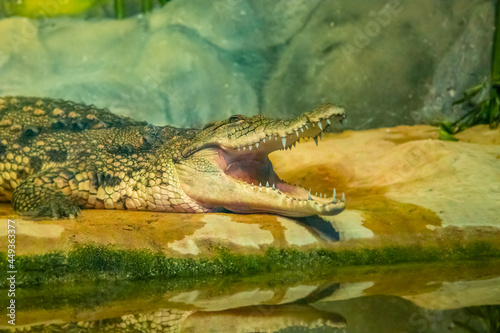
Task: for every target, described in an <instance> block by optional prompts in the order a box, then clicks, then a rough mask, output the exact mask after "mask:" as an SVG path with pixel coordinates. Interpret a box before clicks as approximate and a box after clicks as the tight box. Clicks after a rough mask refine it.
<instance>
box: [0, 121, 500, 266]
mask: <svg viewBox="0 0 500 333" xmlns="http://www.w3.org/2000/svg"><path fill="white" fill-rule="evenodd" d="M437 134H438V133H437V129H436V128H435V127H431V126H411V127H410V126H399V127H394V128H381V129H375V130H367V131H359V132H354V131H346V132H344V133H341V134H326V135H325V136H324V138H323V142H322V143H321V144H320V145H319V146H318V147H315V144H314V142H312V141H306V142H303V143H302V144H299V145H298V146H297V147H296V148H294V149H293V150H292V151H286V152H285V151H279V152H275V153H273V154H272V155H270V158H271V160H272V162H273V164H274V167H275V170H276V172H277V173H278V174H279V175H280V176H281V177H282V178H283V179H285V180H286V181H288V182H291V183H297V184H301V185H302V186H304V187H306V188H310V187H311V188H313V189H317V191H318V192H323V193H328V194H329V193H330V191H331V189H332V188H333V187H335V188H336V189H337V193H339V192H345V194H346V198H347V209H346V210H345V211H344V212H343V213H341V214H339V215H337V216H333V217H326V216H316V217H311V218H303V219H292V218H285V217H280V216H275V215H237V214H224V213H217V214H216V213H214V214H166V213H165V214H164V213H155V212H132V211H105V210H84V211H83V214H82V215H81V216H80V217H78V218H77V219H75V220H58V221H52V220H46V221H33V220H27V219H25V218H22V217H20V216H16V215H15V214H14V213H13V211H12V208H11V207H10V205H9V204H7V203H5V204H1V205H0V217H1V219H0V222H1V223H0V236H1V237H0V246H1V248H2V249H7V236H6V235H7V219H13V220H14V221H16V226H17V228H16V255H17V256H18V259H20V260H21V261H22V258H31V259H30V260H31V261H30V262H32V264H33V260H34V259H33V258H39V259H37V260H38V261H36V260H35V261H36V262H39V263H43V260H42V259H40V258H42V257H43V256H40V255H44V254H47V253H52V254H54V253H56V254H57V255H61V256H65V255H67V254H73V255H75V251H76V250H78V249H80V250H81V249H82V248H87V249H88V246H90V247H92V248H93V250H92V251H90V252H89V253H88V255H89V256H90V255H91V256H92V257H95V255H96V254H95V253H96V252H95V251H97V249H99V248H105V249H106V251H122V252H120V253H122V254H123V253H125V252H123V251H129V250H133V251H137V250H140V251H146V252H144V253H150V254H153V255H158V254H165V255H166V256H164V257H166V258H176V259H186V258H191V259H193V258H194V259H200V258H213V257H214V254H220V253H221V251H223V252H224V253H225V254H226V255H237V256H247V255H251V256H254V257H255V258H257V257H259V256H262V255H267V256H270V252H269V251H270V250H273V251H275V250H278V251H282V250H286V251H292V252H289V253H294V254H298V253H313V252H314V251H316V252H314V253H315V255H319V257H321V256H327V257H328V256H329V258H330V259H332V258H333V257H332V256H334V257H335V258H336V260H340V261H341V262H343V263H353V264H363V263H372V261H375V262H380V263H393V262H401V261H415V260H425V261H428V260H441V259H443V260H447V259H453V258H454V259H471V258H475V257H477V256H500V219H499V218H498V217H499V216H500V131H499V130H491V129H489V128H488V127H487V126H476V127H474V128H471V129H468V130H466V131H464V132H462V133H461V134H459V135H458V136H457V137H458V138H459V139H460V141H458V142H446V141H439V140H437ZM329 195H330V194H329ZM2 251H3V250H2ZM286 251H285V252H286ZM311 251H313V252H311ZM318 251H323V252H318ZM367 251H368V252H367ZM370 251H371V252H370ZM384 251H385V252H384ZM79 253H80V254H81V253H84V252H79ZM99 253H101V254H102V253H103V252H102V251H101V252H99ZM281 253H284V252H281ZM289 253H288V254H289ZM318 253H319V254H318ZM342 253H343V254H345V257H342V256H341V254H342ZM346 253H347V254H346ZM339 256H340V257H339ZM384 256H389V257H386V258H385V259H384ZM289 257H290V256H289ZM291 257H293V256H291ZM346 258H348V259H346ZM330 259H329V260H330Z"/></svg>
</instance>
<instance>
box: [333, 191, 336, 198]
mask: <svg viewBox="0 0 500 333" xmlns="http://www.w3.org/2000/svg"><path fill="white" fill-rule="evenodd" d="M336 196H337V191H336V190H335V189H333V198H334V199H335V197H336Z"/></svg>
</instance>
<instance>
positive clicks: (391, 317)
mask: <svg viewBox="0 0 500 333" xmlns="http://www.w3.org/2000/svg"><path fill="white" fill-rule="evenodd" d="M465 267H466V268H465ZM499 270H500V265H498V262H496V263H495V262H492V263H473V264H471V263H468V264H466V265H464V264H456V265H455V266H453V265H452V266H447V267H444V266H443V265H426V266H425V265H405V266H397V267H387V268H384V267H364V268H349V269H347V270H339V271H337V272H335V274H334V275H333V276H328V277H325V276H322V277H321V278H318V279H315V278H311V276H310V275H309V276H308V277H302V278H299V277H298V276H297V275H296V274H293V273H283V274H279V275H277V274H274V275H263V276H257V277H249V278H244V279H243V278H237V277H233V278H225V279H223V280H218V279H216V278H215V279H213V280H203V281H201V282H200V281H199V282H200V283H192V284H187V285H186V284H179V281H176V282H175V284H171V283H172V281H142V282H134V283H131V282H114V283H105V284H92V285H90V284H87V285H85V284H72V285H69V286H66V287H62V288H59V287H58V286H57V288H56V287H52V288H53V289H50V287H47V286H45V287H43V288H48V289H45V290H44V289H43V288H41V289H36V290H35V289H21V290H20V291H19V297H18V299H17V303H18V304H19V308H18V312H17V325H16V327H15V329H17V330H18V331H21V330H23V329H29V330H30V331H31V332H281V333H284V332H350V333H358V332H359V333H361V332H374V333H376V332H407V333H410V332H436V333H438V332H450V333H454V332H456V333H458V332H499V331H500V271H499ZM416 271H418V272H419V274H416ZM410 279H411V280H410ZM188 285H190V286H188ZM4 325H5V324H4V323H0V330H3V329H11V327H7V326H4ZM15 329H14V331H15Z"/></svg>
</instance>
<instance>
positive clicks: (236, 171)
mask: <svg viewBox="0 0 500 333" xmlns="http://www.w3.org/2000/svg"><path fill="white" fill-rule="evenodd" d="M219 163H220V166H221V169H222V170H224V172H225V173H226V175H227V176H229V177H231V178H233V179H239V180H242V181H245V182H246V183H248V184H254V186H259V185H260V184H262V186H266V184H267V183H269V186H272V185H273V184H274V185H275V187H276V188H277V189H278V190H280V191H281V192H283V193H284V194H286V195H290V196H293V197H296V198H302V199H307V198H308V192H307V191H306V190H305V189H304V188H302V187H299V186H293V185H289V184H287V183H285V182H283V181H282V180H281V179H280V178H279V176H278V175H277V174H276V173H275V172H274V170H273V165H272V163H271V161H270V160H269V158H268V157H267V155H262V154H261V155H259V154H253V153H248V154H239V155H237V156H231V155H229V154H228V153H227V152H225V151H223V150H220V151H219Z"/></svg>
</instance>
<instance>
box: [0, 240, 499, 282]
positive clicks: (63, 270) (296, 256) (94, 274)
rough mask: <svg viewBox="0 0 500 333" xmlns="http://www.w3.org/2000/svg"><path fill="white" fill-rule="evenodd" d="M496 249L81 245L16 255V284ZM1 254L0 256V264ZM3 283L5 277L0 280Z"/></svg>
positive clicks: (459, 255) (415, 258) (471, 256)
mask: <svg viewBox="0 0 500 333" xmlns="http://www.w3.org/2000/svg"><path fill="white" fill-rule="evenodd" d="M498 257H500V249H499V248H497V247H495V246H493V245H491V244H490V243H487V242H484V241H474V242H468V243H458V242H456V243H451V244H449V245H447V246H441V247H438V246H435V247H422V246H419V245H410V246H386V247H380V248H365V249H358V250H352V249H343V250H337V251H333V250H325V249H322V250H311V251H298V250H290V249H276V248H270V249H268V250H267V251H266V253H265V254H264V255H240V254H234V253H231V252H230V251H228V250H226V249H223V250H220V251H218V253H216V254H215V255H214V256H213V257H212V258H202V259H192V258H169V257H166V256H165V255H164V254H163V253H160V252H152V251H149V250H118V249H115V248H113V247H110V246H108V247H104V246H95V245H86V246H80V247H78V248H76V249H74V250H72V251H70V252H68V253H67V254H63V253H48V254H44V255H24V256H18V257H17V258H16V267H17V270H18V274H17V285H18V286H27V285H39V284H44V283H50V282H61V281H101V280H146V279H154V278H159V279H173V278H180V277H183V278H190V277H203V276H221V275H237V276H250V275H253V274H257V273H265V272H276V271H295V270H308V271H331V270H332V269H335V268H337V267H343V266H352V265H392V264H398V263H405V262H436V261H456V260H477V259H482V258H498ZM6 263H7V256H6V254H5V253H1V254H0V266H1V267H2V269H4V268H5V267H6ZM0 283H1V285H0V286H1V287H5V285H6V284H5V283H6V282H5V281H2V282H0Z"/></svg>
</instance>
